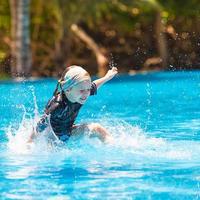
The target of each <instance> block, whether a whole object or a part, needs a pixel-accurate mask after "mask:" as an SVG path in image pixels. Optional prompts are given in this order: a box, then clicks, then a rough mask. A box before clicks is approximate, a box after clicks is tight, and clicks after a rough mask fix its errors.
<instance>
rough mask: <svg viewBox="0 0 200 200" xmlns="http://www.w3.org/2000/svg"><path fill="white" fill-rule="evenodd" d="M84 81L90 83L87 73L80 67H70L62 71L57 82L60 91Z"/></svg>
mask: <svg viewBox="0 0 200 200" xmlns="http://www.w3.org/2000/svg"><path fill="white" fill-rule="evenodd" d="M84 80H90V81H91V78H90V75H89V73H88V72H87V71H86V70H84V69H83V68H82V67H80V66H76V65H72V66H70V67H68V68H67V69H66V70H65V71H64V73H63V75H62V77H61V79H60V80H59V82H60V85H61V87H62V89H63V90H66V89H68V88H70V87H73V86H75V85H76V84H78V83H80V82H82V81H84Z"/></svg>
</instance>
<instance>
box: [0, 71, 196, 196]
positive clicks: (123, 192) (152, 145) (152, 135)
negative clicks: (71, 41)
mask: <svg viewBox="0 0 200 200" xmlns="http://www.w3.org/2000/svg"><path fill="white" fill-rule="evenodd" d="M180 74H181V73H180ZM180 74H178V75H179V76H178V77H180V76H181V75H180ZM155 76H156V77H159V73H158V74H155ZM162 76H163V74H162V73H160V77H162ZM167 76H169V75H168V74H167ZM171 76H176V75H171ZM184 76H185V74H184ZM199 76H200V75H199ZM199 76H197V77H199ZM169 77H170V76H169ZM169 77H168V78H169ZM141 78H144V77H141ZM154 78H155V77H154ZM173 78H175V77H173ZM149 79H150V78H149V76H147V80H143V81H137V77H136V80H134V79H133V81H132V82H131V81H127V82H124V81H123V79H122V80H121V81H120V80H119V81H118V82H116V83H115V82H113V83H110V84H107V85H106V86H105V87H104V89H103V88H102V89H101V90H100V91H99V94H98V96H97V97H91V100H89V102H87V104H86V105H85V108H84V109H83V111H82V112H81V113H80V117H79V119H78V120H79V121H80V122H81V121H82V122H85V121H87V120H89V121H97V122H100V123H101V124H102V125H104V126H105V127H106V128H107V129H108V130H109V132H110V133H111V134H112V135H113V137H114V142H113V143H112V144H102V143H101V142H100V141H99V140H98V139H94V138H93V139H91V138H89V136H87V133H86V134H85V136H84V137H82V138H78V139H77V138H71V139H70V141H69V142H68V144H67V145H66V144H62V143H59V144H57V145H56V146H54V145H49V144H48V143H47V142H46V138H45V136H41V137H40V138H39V139H38V140H37V142H36V143H35V144H34V145H32V146H28V147H27V145H26V141H27V138H28V136H29V135H30V133H31V131H32V129H33V126H34V124H35V123H36V122H37V120H38V119H39V111H40V113H41V110H42V107H43V106H44V105H45V102H46V101H47V99H48V98H49V97H50V96H51V93H50V92H49V93H48V92H47V94H46V95H45V99H44V96H42V97H41V94H42V92H44V89H45V90H46V89H49V88H50V90H52V91H53V87H54V85H55V82H54V81H50V83H51V85H50V86H49V82H47V83H46V82H45V81H44V82H42V83H41V82H39V83H37V82H36V83H35V82H33V83H29V84H28V85H26V84H25V85H14V86H13V85H12V84H11V85H8V86H7V87H6V88H7V90H8V88H9V87H10V89H9V92H8V93H7V101H8V104H9V106H10V108H9V107H6V108H7V109H5V102H6V98H5V96H6V95H4V102H2V103H1V108H3V111H4V112H3V114H2V115H3V116H4V120H5V121H2V122H3V127H2V131H1V135H2V138H3V139H2V140H1V143H0V145H1V146H0V148H1V149H0V158H1V166H2V167H1V169H0V180H1V181H0V195H1V199H199V198H200V192H199V184H200V175H199V174H200V168H199V166H200V159H199V155H200V141H199V130H200V129H199V128H200V118H199V116H200V115H199V111H198V108H199V107H198V104H199V102H198V101H196V99H197V96H198V97H199V93H198V91H199V90H198V89H199V88H198V84H199V80H200V79H195V80H193V79H191V78H190V76H189V77H188V78H187V77H186V81H185V79H184V80H182V79H181V80H177V81H176V82H174V83H171V85H170V87H171V88H172V91H171V96H170V92H169V91H167V90H166V89H170V87H169V85H168V84H167V85H168V87H167V85H166V80H165V79H163V80H162V79H161V80H160V81H157V82H155V81H154V79H152V80H151V79H150V80H149ZM180 82H181V84H182V87H180ZM188 83H190V87H191V85H193V86H192V87H193V90H192V91H191V89H189V88H188V86H187V84H188ZM41 84H44V85H41ZM38 85H39V86H40V89H39V88H38V87H37V86H38ZM27 88H28V89H27ZM116 88H117V89H118V91H117V92H118V94H116ZM4 89H5V87H3V90H4ZM19 89H20V91H22V93H21V94H20V96H18V95H16V96H15V98H14V99H12V98H11V96H9V95H10V94H11V93H12V92H13V91H19ZM105 90H107V91H110V94H108V93H106V91H105ZM120 91H121V92H120ZM165 91H166V92H165ZM194 91H196V92H194ZM174 92H175V93H177V95H175V96H173V95H174ZM179 92H184V93H185V96H183V98H182V101H180V99H179V98H180V97H179V95H178V94H179ZM119 93H120V96H118V95H119ZM99 96H101V98H100V97H99ZM166 96H167V99H166ZM19 97H26V100H25V99H24V101H25V102H24V104H23V103H22V102H23V101H22V100H21V99H20V98H19ZM119 97H120V98H119ZM127 97H128V98H127ZM41 98H42V99H43V100H42V102H41V103H36V102H40V101H41ZM92 98H94V99H93V100H92ZM184 98H185V101H184ZM130 99H132V100H130ZM142 99H143V101H142ZM14 102H17V105H16V106H14V105H15V103H14ZM119 102H123V103H121V105H120V106H122V107H121V108H120V107H119V104H118V103H119ZM187 103H188V104H187ZM180 104H183V105H185V106H182V107H180ZM30 105H31V106H32V107H31V106H30ZM37 105H38V106H37ZM172 107H173V108H174V109H171V108H172ZM97 111H98V112H97ZM6 112H7V113H9V112H10V113H14V114H13V115H12V116H11V115H10V116H11V117H10V118H8V117H7V113H6ZM6 120H7V121H6ZM11 122H13V123H11Z"/></svg>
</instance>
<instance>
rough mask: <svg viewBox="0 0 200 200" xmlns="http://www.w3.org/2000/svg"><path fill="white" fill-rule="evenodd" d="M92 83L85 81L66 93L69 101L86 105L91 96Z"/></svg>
mask: <svg viewBox="0 0 200 200" xmlns="http://www.w3.org/2000/svg"><path fill="white" fill-rule="evenodd" d="M90 89H91V81H90V80H85V81H82V82H81V83H78V84H77V85H75V86H73V87H72V88H70V89H69V90H67V91H65V94H66V96H67V98H68V99H69V101H71V102H72V103H75V102H76V103H80V104H84V103H85V102H86V100H87V98H88V97H89V95H90Z"/></svg>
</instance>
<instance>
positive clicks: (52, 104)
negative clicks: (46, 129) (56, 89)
mask: <svg viewBox="0 0 200 200" xmlns="http://www.w3.org/2000/svg"><path fill="white" fill-rule="evenodd" d="M62 104H63V95H62V94H61V93H58V94H56V95H55V96H53V97H52V98H51V99H50V100H49V101H48V103H47V105H46V107H45V113H47V114H49V113H51V112H53V111H54V110H55V109H57V108H59V107H60V106H61V105H62Z"/></svg>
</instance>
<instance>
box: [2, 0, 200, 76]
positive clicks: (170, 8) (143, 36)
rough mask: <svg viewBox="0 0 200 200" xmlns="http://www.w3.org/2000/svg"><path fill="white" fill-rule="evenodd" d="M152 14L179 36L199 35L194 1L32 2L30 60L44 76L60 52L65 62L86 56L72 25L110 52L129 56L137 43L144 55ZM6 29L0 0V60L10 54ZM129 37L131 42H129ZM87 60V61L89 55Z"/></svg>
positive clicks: (199, 8) (6, 10)
mask: <svg viewBox="0 0 200 200" xmlns="http://www.w3.org/2000/svg"><path fill="white" fill-rule="evenodd" d="M156 12H160V13H161V15H162V19H163V22H164V23H165V24H166V25H167V24H169V25H174V24H176V25H177V27H176V29H177V30H178V31H179V32H181V31H186V30H188V31H190V30H192V29H195V30H197V32H196V34H197V35H198V34H199V32H198V30H199V28H198V26H197V25H194V23H196V24H198V23H197V20H198V18H199V15H200V3H199V0H190V1H188V0H167V1H166V0H49V1H44V0H32V1H31V11H30V14H31V41H32V52H33V62H34V65H35V66H37V67H38V68H37V67H36V68H35V70H36V71H37V70H39V69H40V70H41V71H45V70H46V71H45V72H44V73H43V72H42V73H40V74H45V75H46V74H48V73H49V71H50V70H51V71H53V70H55V67H54V66H56V62H57V61H55V60H56V58H57V57H59V56H60V57H61V55H60V54H61V53H63V54H65V53H66V55H64V56H66V57H67V56H68V57H67V58H66V60H70V59H71V58H72V57H75V58H77V57H78V56H79V55H85V54H86V53H85V52H86V51H85V50H84V49H83V48H84V45H83V44H80V41H78V40H77V39H76V37H75V36H74V35H73V34H72V33H71V32H70V26H71V25H72V24H73V23H76V24H79V25H81V26H82V27H84V29H85V30H86V31H87V32H88V34H89V35H90V36H92V37H93V38H94V39H95V40H96V41H97V43H99V44H101V45H102V46H104V47H105V46H106V47H108V48H112V51H113V49H114V50H115V49H116V51H117V52H122V54H130V52H134V51H136V50H135V48H136V47H137V45H138V46H139V44H140V45H141V43H142V45H143V47H141V49H142V51H146V52H148V49H147V46H150V47H151V46H152V45H155V44H154V40H153V39H152V38H153V33H152V32H151V31H150V29H149V27H152V26H153V23H154V20H155V14H156ZM152 29H153V28H152ZM10 30H11V13H10V5H9V0H1V2H0V62H3V61H4V59H6V58H8V57H9V55H10V47H9V44H8V43H9V42H8V41H9V38H10ZM145 31H146V32H145ZM151 34H152V36H151ZM183 35H184V34H183ZM133 38H136V39H135V41H133V42H132V40H133ZM140 41H141V43H140ZM143 41H145V42H143ZM195 41H197V39H195ZM111 44H112V45H113V46H112V45H111ZM119 44H121V45H122V46H121V49H119V47H118V46H119ZM62 45H63V46H62ZM114 45H116V46H114ZM134 45H135V46H134ZM169 45H170V42H169ZM176 45H177V44H176ZM66 46H67V48H68V51H69V52H70V51H71V52H73V53H71V54H70V53H69V52H64V51H63V49H62V48H63V47H65V48H66ZM59 48H60V49H61V50H60V52H59ZM145 48H146V50H145ZM152 49H156V47H155V46H154V47H152ZM176 49H177V47H176ZM62 51H63V52H62ZM80 52H81V53H80ZM127 52H128V53H127ZM59 53H60V54H59ZM152 54H153V53H152ZM144 57H145V56H144ZM146 57H148V55H147V56H146ZM146 57H145V58H146ZM86 59H88V60H89V58H88V56H86ZM57 65H60V63H59V64H57Z"/></svg>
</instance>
